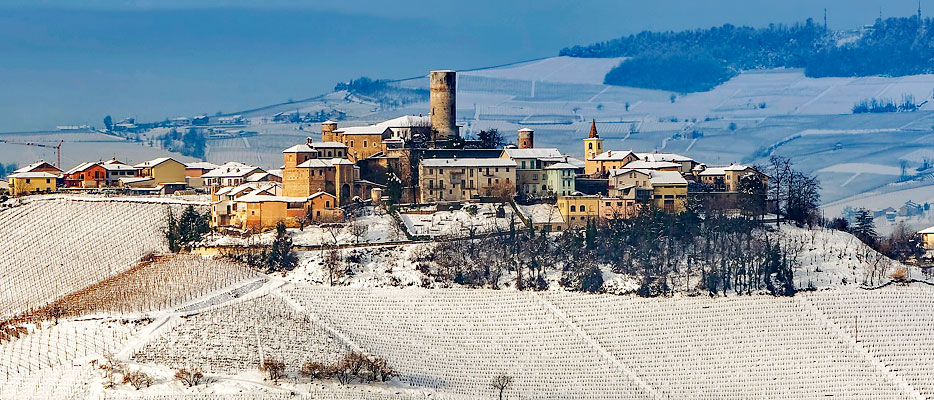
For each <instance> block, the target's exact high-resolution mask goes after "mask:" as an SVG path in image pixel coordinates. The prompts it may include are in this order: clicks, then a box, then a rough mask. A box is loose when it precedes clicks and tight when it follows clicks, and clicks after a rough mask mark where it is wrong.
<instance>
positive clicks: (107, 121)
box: [104, 115, 114, 131]
mask: <svg viewBox="0 0 934 400" xmlns="http://www.w3.org/2000/svg"><path fill="white" fill-rule="evenodd" d="M104 128H107V130H108V131H112V130H113V128H114V120H113V118H111V117H110V116H109V115H107V116H105V117H104Z"/></svg>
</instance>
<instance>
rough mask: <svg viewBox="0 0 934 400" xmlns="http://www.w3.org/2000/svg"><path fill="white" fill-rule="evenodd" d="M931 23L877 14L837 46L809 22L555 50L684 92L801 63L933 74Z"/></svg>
mask: <svg viewBox="0 0 934 400" xmlns="http://www.w3.org/2000/svg"><path fill="white" fill-rule="evenodd" d="M932 28H934V20H932V19H924V20H919V19H918V17H916V16H912V17H904V18H888V19H877V20H876V21H875V23H874V24H873V25H872V26H869V27H867V28H865V29H864V30H863V31H862V32H861V33H860V34H859V36H858V38H857V39H856V40H855V41H853V42H849V43H841V42H840V41H838V38H839V37H840V36H841V35H845V34H846V33H841V32H833V31H830V30H828V29H827V28H826V27H825V26H823V25H819V24H815V23H814V21H813V20H812V19H810V18H809V19H807V21H805V22H804V23H796V24H794V25H790V26H789V25H782V24H770V25H769V26H768V27H764V28H753V27H748V26H735V25H731V24H725V25H723V26H719V27H712V28H708V29H696V30H685V31H681V32H672V31H669V32H650V31H643V32H641V33H638V34H634V35H629V36H623V37H619V38H616V39H612V40H609V41H605V42H599V43H594V44H591V45H587V46H579V45H578V46H573V47H568V48H564V49H562V50H561V51H560V52H559V55H561V56H571V57H597V58H607V57H631V59H630V60H628V61H625V62H623V63H621V64H620V65H619V66H618V67H616V68H615V69H613V70H611V71H610V72H609V73H608V74H607V75H606V77H605V83H606V84H611V85H625V86H636V87H644V88H650V89H663V90H671V91H676V92H682V93H688V92H695V91H703V90H709V89H710V88H712V87H714V86H716V85H717V84H719V83H721V82H723V81H724V80H725V79H729V78H730V77H732V76H734V75H735V74H736V73H738V72H739V71H743V70H754V69H767V68H779V67H787V68H804V70H805V74H806V75H807V76H809V77H831V76H836V77H849V76H873V75H884V76H904V75H913V74H924V73H931V72H934V65H932V64H931V62H930V60H931V59H932V58H934V29H932Z"/></svg>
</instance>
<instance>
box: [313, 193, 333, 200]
mask: <svg viewBox="0 0 934 400" xmlns="http://www.w3.org/2000/svg"><path fill="white" fill-rule="evenodd" d="M319 196H328V197H333V198H335V199H336V198H337V196H334V195H333V194H330V193H328V192H318V193H315V194H313V195H311V196H308V199H309V200H311V199H313V198H315V197H319Z"/></svg>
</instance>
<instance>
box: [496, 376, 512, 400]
mask: <svg viewBox="0 0 934 400" xmlns="http://www.w3.org/2000/svg"><path fill="white" fill-rule="evenodd" d="M512 382H513V378H512V377H511V376H509V375H506V374H500V375H497V376H495V377H493V382H492V384H491V385H492V386H493V389H496V390H497V391H498V392H499V400H503V392H505V391H506V389H508V388H509V387H510V386H511V385H512Z"/></svg>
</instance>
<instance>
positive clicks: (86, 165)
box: [65, 162, 97, 175]
mask: <svg viewBox="0 0 934 400" xmlns="http://www.w3.org/2000/svg"><path fill="white" fill-rule="evenodd" d="M95 165H97V163H95V162H83V163H81V164H78V165H76V166H75V167H74V168H72V169H69V170H68V171H67V172H65V175H71V174H74V173H78V172H81V171H85V170H87V169H88V168H91V167H93V166H95Z"/></svg>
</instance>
